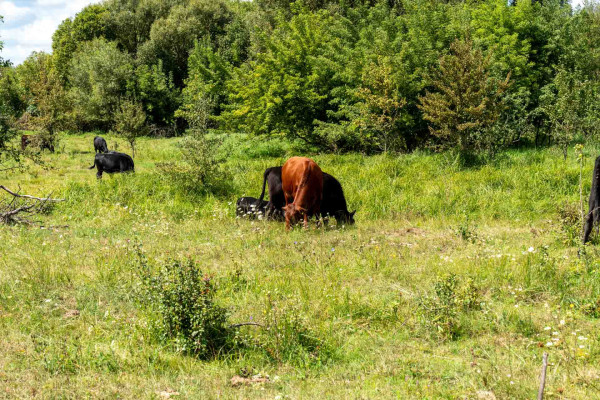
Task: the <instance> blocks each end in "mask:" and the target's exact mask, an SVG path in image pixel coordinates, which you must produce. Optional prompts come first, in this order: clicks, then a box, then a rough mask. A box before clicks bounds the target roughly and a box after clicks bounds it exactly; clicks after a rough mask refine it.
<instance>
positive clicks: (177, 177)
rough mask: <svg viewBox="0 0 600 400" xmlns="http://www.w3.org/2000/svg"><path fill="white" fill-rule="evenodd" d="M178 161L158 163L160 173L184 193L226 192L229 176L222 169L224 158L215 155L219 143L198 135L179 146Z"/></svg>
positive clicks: (186, 139) (188, 138)
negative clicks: (180, 155)
mask: <svg viewBox="0 0 600 400" xmlns="http://www.w3.org/2000/svg"><path fill="white" fill-rule="evenodd" d="M179 148H180V150H181V153H182V160H181V161H180V162H167V163H160V164H158V168H159V169H160V171H161V172H162V173H163V174H164V175H165V176H166V177H167V178H168V179H169V181H170V182H172V183H173V184H174V185H176V186H178V187H180V188H182V189H183V190H185V192H186V193H196V194H204V193H217V194H218V193H226V192H228V190H229V182H231V179H230V176H229V175H228V173H227V172H226V171H225V170H224V169H223V168H222V164H223V162H224V159H222V158H220V157H218V156H217V151H218V143H217V141H216V140H209V139H207V138H205V137H203V136H200V135H192V136H188V137H186V138H185V139H184V140H182V141H181V143H180V144H179Z"/></svg>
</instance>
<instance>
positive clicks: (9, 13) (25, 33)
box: [0, 0, 99, 65]
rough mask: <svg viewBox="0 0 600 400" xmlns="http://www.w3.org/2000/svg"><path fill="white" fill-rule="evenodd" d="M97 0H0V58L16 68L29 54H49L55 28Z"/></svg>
mask: <svg viewBox="0 0 600 400" xmlns="http://www.w3.org/2000/svg"><path fill="white" fill-rule="evenodd" d="M98 2H99V1H98V0H11V1H8V0H0V15H2V16H3V17H4V23H3V24H2V23H0V41H3V42H4V48H3V49H2V52H0V57H2V58H3V59H8V60H10V61H12V63H13V64H14V65H18V64H20V63H22V62H23V60H25V58H27V56H29V55H30V54H31V52H32V51H40V50H43V51H46V52H51V51H52V34H53V33H54V31H55V30H56V28H58V25H59V24H60V23H61V22H62V21H64V20H65V19H67V18H69V17H73V16H75V14H77V13H78V12H79V11H81V9H82V8H83V7H85V6H87V5H88V4H92V3H98Z"/></svg>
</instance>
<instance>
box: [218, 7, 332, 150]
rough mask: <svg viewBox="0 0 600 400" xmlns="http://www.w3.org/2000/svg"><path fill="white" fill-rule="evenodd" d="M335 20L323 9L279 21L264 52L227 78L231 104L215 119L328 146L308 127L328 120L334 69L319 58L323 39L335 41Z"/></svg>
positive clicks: (256, 131)
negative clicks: (332, 30) (333, 30)
mask: <svg viewBox="0 0 600 400" xmlns="http://www.w3.org/2000/svg"><path fill="white" fill-rule="evenodd" d="M335 23H336V21H335V19H334V18H333V17H332V16H330V15H329V14H328V13H327V12H319V13H316V14H313V13H310V12H307V11H306V10H299V11H298V13H297V14H296V15H295V16H294V17H293V18H292V19H291V21H290V22H284V21H281V24H280V26H279V27H278V28H277V29H276V30H275V31H274V32H273V34H272V35H271V36H270V37H268V38H265V43H266V49H267V50H266V52H265V53H262V54H258V55H257V56H256V60H253V61H251V62H250V63H249V64H248V65H247V66H246V67H244V66H243V67H242V68H240V69H238V70H236V71H235V74H234V77H233V78H232V79H231V80H230V81H229V83H228V90H229V91H230V93H232V95H231V101H232V105H231V106H230V107H228V109H227V111H226V112H224V113H223V114H222V115H221V117H220V118H219V120H220V121H222V122H224V126H225V127H226V128H230V129H239V130H242V131H246V132H249V133H252V134H255V135H283V136H286V137H288V138H289V139H292V140H297V139H300V140H302V141H303V142H305V143H307V144H311V145H315V146H319V147H329V146H328V143H327V141H326V140H325V138H323V137H321V136H319V135H318V134H317V133H318V132H315V131H314V129H313V128H314V125H315V121H318V120H321V121H324V120H326V119H327V109H328V108H329V105H328V103H329V94H330V90H331V89H332V88H333V87H336V81H337V79H336V77H335V76H334V69H332V66H331V65H330V64H329V63H327V62H326V61H323V62H321V60H320V57H322V56H323V55H324V54H323V52H324V51H325V49H326V43H327V42H330V41H333V40H334V37H333V36H332V34H331V30H330V29H328V25H331V24H335Z"/></svg>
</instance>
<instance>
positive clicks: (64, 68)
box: [52, 4, 110, 83]
mask: <svg viewBox="0 0 600 400" xmlns="http://www.w3.org/2000/svg"><path fill="white" fill-rule="evenodd" d="M108 21H109V14H108V10H107V9H106V7H105V6H104V5H101V4H92V5H89V6H87V7H85V8H84V9H83V10H81V11H80V12H79V13H77V15H75V17H74V19H71V18H67V19H65V20H64V21H63V22H62V23H61V24H60V25H59V26H58V29H57V30H56V31H55V32H54V34H53V35H52V52H53V55H54V58H55V68H56V70H57V71H58V74H59V76H60V78H61V80H62V82H63V83H67V82H68V80H69V75H70V71H69V68H70V66H71V59H72V58H73V54H74V53H75V52H76V51H77V49H78V48H79V47H80V45H81V44H82V43H84V42H87V41H90V40H93V39H95V38H98V37H103V36H107V28H106V25H107V22H108ZM108 36H109V38H110V35H108Z"/></svg>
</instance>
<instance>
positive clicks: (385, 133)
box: [354, 57, 406, 152]
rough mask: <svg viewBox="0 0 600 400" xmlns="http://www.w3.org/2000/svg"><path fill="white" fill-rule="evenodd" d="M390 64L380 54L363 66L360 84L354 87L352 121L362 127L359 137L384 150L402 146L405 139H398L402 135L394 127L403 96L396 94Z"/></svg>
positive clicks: (402, 102) (400, 110)
mask: <svg viewBox="0 0 600 400" xmlns="http://www.w3.org/2000/svg"><path fill="white" fill-rule="evenodd" d="M392 68H393V67H392V65H391V63H390V60H389V59H385V58H383V57H381V58H380V59H379V61H378V63H377V64H371V65H369V66H368V67H367V68H365V70H364V72H363V79H362V81H363V84H362V86H361V87H360V88H358V90H357V91H356V96H357V97H358V98H359V99H360V100H361V101H360V102H359V103H358V110H359V112H358V118H356V120H355V121H354V123H355V124H357V125H358V126H359V128H360V130H361V131H362V135H361V139H362V140H364V141H367V142H371V143H370V144H371V145H372V146H377V147H379V148H380V149H381V150H383V151H384V152H387V151H388V150H390V149H400V148H403V149H405V148H406V143H399V142H401V141H402V137H401V136H400V135H399V134H398V127H397V124H398V122H399V121H400V119H402V118H403V114H404V106H405V105H406V100H404V99H402V98H399V97H398V94H399V90H398V83H397V82H395V81H394V76H393V71H392Z"/></svg>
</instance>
